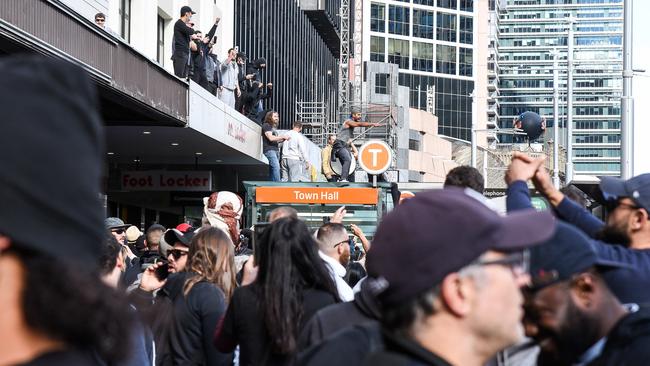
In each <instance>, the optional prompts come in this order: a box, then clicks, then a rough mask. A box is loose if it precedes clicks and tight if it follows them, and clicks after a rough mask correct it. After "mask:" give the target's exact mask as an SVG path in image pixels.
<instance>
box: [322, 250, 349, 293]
mask: <svg viewBox="0 0 650 366" xmlns="http://www.w3.org/2000/svg"><path fill="white" fill-rule="evenodd" d="M318 255H320V257H321V258H322V259H323V260H324V261H325V264H326V265H327V268H328V269H329V271H330V275H331V276H332V279H333V280H334V282H336V290H337V291H338V292H339V297H340V298H341V301H343V302H346V301H352V300H354V292H353V291H352V288H351V287H350V285H348V283H347V282H345V280H344V279H343V277H344V276H345V272H346V271H345V267H343V265H341V263H339V262H338V261H337V260H336V259H334V258H332V257H330V256H328V255H326V254H325V253H323V252H321V251H320V250H319V251H318Z"/></svg>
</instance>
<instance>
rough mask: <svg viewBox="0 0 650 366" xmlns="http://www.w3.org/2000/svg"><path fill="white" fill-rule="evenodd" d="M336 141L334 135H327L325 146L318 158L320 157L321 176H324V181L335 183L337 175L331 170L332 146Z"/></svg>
mask: <svg viewBox="0 0 650 366" xmlns="http://www.w3.org/2000/svg"><path fill="white" fill-rule="evenodd" d="M335 141H336V135H328V136H327V144H326V145H325V147H323V149H322V150H321V153H320V156H321V164H322V166H321V169H322V172H323V175H324V176H325V179H327V181H328V182H336V181H338V175H337V174H336V173H335V172H334V170H332V165H331V163H332V146H333V145H334V142H335Z"/></svg>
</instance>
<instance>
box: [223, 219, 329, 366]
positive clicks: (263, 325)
mask: <svg viewBox="0 0 650 366" xmlns="http://www.w3.org/2000/svg"><path fill="white" fill-rule="evenodd" d="M317 248H318V246H317V244H316V242H315V241H314V237H313V236H312V235H311V233H310V232H309V229H308V228H307V225H305V223H304V222H302V221H300V220H298V219H295V218H283V219H279V220H277V221H275V222H274V223H273V224H271V225H270V226H269V227H268V228H267V229H266V230H265V231H264V233H263V234H262V235H261V237H260V242H259V243H258V244H257V246H256V248H255V261H256V264H257V265H258V267H259V272H258V275H257V279H256V280H255V282H253V283H252V284H251V285H249V286H244V287H240V288H238V289H237V290H235V293H234V295H233V298H232V301H231V303H230V305H229V307H228V311H227V312H226V316H225V318H224V320H223V323H222V325H221V327H220V328H219V329H218V330H217V335H216V337H215V345H216V346H217V348H218V349H219V350H220V351H222V352H231V351H232V350H234V349H235V347H236V346H237V345H238V344H239V346H240V359H239V364H240V365H242V366H248V365H287V364H290V363H291V361H292V359H293V356H294V353H295V351H296V343H297V340H296V338H297V336H298V334H299V333H300V330H301V329H302V327H303V326H304V324H305V323H306V322H307V320H309V318H310V317H311V316H312V315H313V314H314V313H316V312H317V311H318V310H319V309H321V308H323V307H325V306H327V305H330V304H333V303H335V302H337V301H338V294H337V291H336V285H335V284H334V282H333V281H332V278H331V277H330V274H329V272H328V270H327V268H326V267H325V264H324V263H323V261H322V259H321V258H320V257H319V255H318V249H317Z"/></svg>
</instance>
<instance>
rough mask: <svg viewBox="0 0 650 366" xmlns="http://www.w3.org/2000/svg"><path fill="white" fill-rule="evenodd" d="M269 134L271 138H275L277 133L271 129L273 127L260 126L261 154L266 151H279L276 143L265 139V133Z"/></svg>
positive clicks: (267, 125) (268, 125)
mask: <svg viewBox="0 0 650 366" xmlns="http://www.w3.org/2000/svg"><path fill="white" fill-rule="evenodd" d="M267 132H271V134H272V135H273V136H277V135H278V133H277V131H275V130H274V129H273V126H271V125H270V124H268V123H264V124H262V152H267V151H271V150H274V151H280V150H279V149H278V143H277V141H271V140H269V139H268V137H266V133H267Z"/></svg>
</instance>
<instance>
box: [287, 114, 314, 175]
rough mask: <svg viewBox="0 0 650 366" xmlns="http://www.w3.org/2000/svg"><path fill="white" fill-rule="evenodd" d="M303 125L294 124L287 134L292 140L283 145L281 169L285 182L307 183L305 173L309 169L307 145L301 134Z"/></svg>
mask: <svg viewBox="0 0 650 366" xmlns="http://www.w3.org/2000/svg"><path fill="white" fill-rule="evenodd" d="M300 131H302V123H301V122H298V121H296V122H294V123H293V129H291V131H289V132H287V134H286V135H287V136H290V137H291V138H290V139H289V140H288V141H285V142H283V143H282V162H281V163H280V168H281V172H282V181H283V182H302V181H305V180H306V179H305V177H306V174H305V172H306V171H307V170H308V169H309V166H310V165H309V161H308V160H307V156H308V152H307V144H306V143H305V137H304V136H303V135H302V134H301V133H300Z"/></svg>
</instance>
